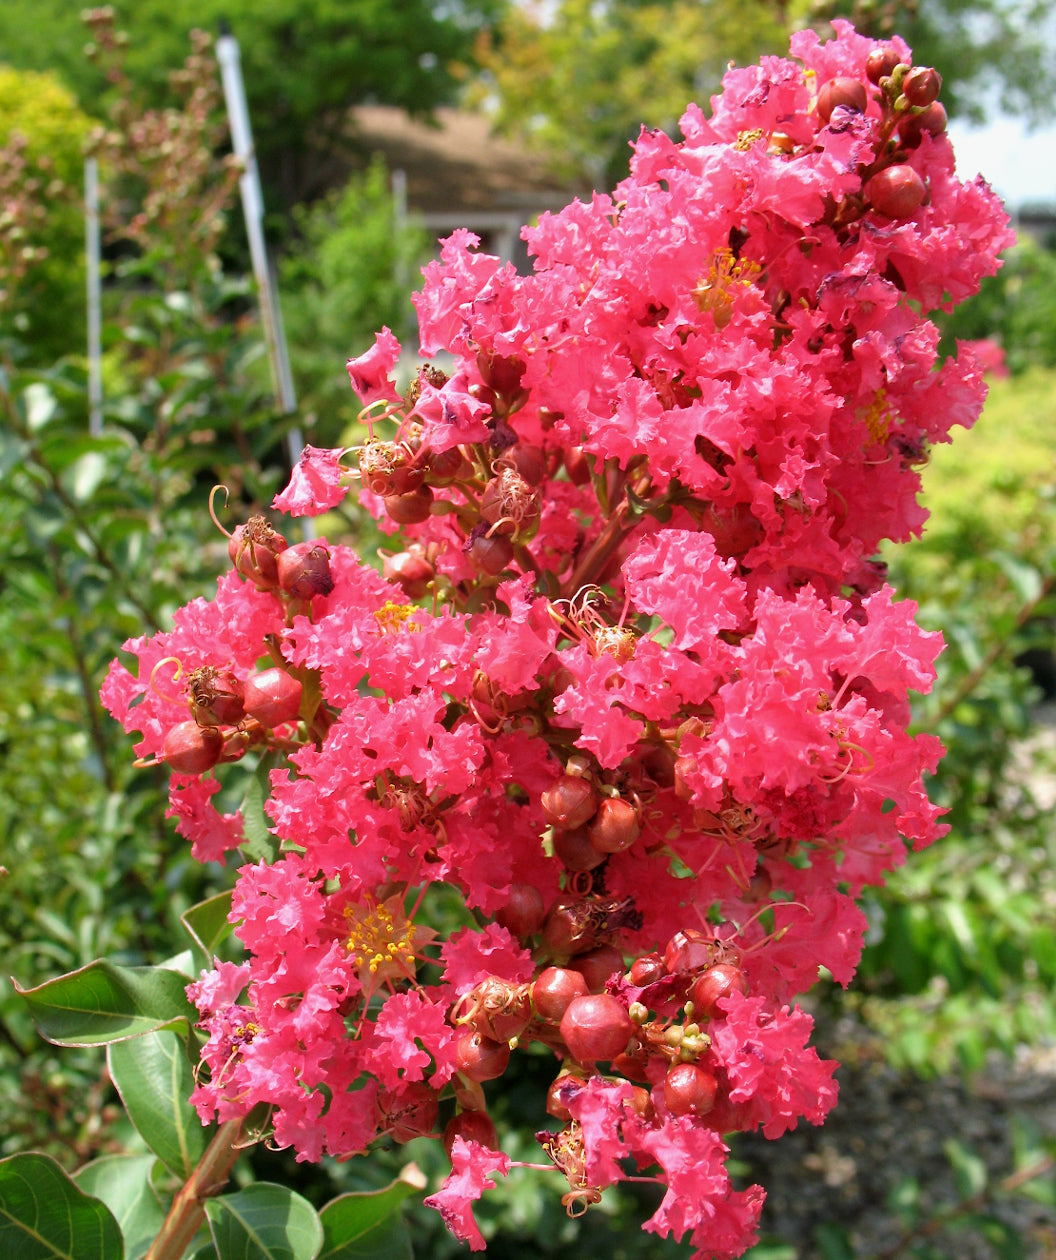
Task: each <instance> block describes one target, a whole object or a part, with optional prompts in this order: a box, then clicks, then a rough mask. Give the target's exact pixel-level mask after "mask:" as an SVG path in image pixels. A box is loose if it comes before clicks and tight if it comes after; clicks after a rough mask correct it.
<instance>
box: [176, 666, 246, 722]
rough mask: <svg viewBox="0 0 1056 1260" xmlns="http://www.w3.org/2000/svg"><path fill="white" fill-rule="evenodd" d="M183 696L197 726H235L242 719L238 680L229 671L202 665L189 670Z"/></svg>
mask: <svg viewBox="0 0 1056 1260" xmlns="http://www.w3.org/2000/svg"><path fill="white" fill-rule="evenodd" d="M187 693H188V695H189V696H190V699H191V709H192V711H193V713H194V720H195V721H196V722H197V723H198V725H199V726H237V725H238V723H239V722H241V721H242V719H243V718H244V717H245V716H246V710H245V705H244V694H245V690H244V688H243V686H242V681H241V679H239V678H236V677H235V675H234V674H233V673H232V672H231V671H230V670H229V669H215V668H214V667H213V666H212V665H203V666H202V667H201V668H200V669H195V670H192V671H191V673H190V676H189V677H188V679H187Z"/></svg>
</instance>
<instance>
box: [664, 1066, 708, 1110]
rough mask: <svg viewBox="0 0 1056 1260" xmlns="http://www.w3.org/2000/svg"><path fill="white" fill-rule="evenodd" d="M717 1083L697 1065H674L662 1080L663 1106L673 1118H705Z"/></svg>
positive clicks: (704, 1069) (706, 1070) (705, 1069)
mask: <svg viewBox="0 0 1056 1260" xmlns="http://www.w3.org/2000/svg"><path fill="white" fill-rule="evenodd" d="M718 1089H719V1083H718V1081H716V1079H715V1077H714V1075H713V1074H712V1073H711V1072H709V1071H708V1069H707V1068H703V1067H701V1066H700V1064H699V1063H676V1064H675V1065H674V1066H673V1067H672V1068H671V1069H670V1070H669V1071H668V1073H667V1076H666V1077H665V1078H664V1105H665V1106H666V1107H667V1109H668V1111H670V1112H671V1114H672V1115H674V1116H706V1115H707V1114H708V1112H709V1111H710V1110H711V1109H712V1107H714V1105H715V1095H716V1094H717V1093H718Z"/></svg>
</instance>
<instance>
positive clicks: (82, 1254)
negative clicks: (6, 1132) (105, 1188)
mask: <svg viewBox="0 0 1056 1260" xmlns="http://www.w3.org/2000/svg"><path fill="white" fill-rule="evenodd" d="M124 1254H125V1250H124V1244H123V1242H122V1240H121V1230H120V1228H119V1227H118V1224H117V1221H116V1220H114V1217H113V1214H112V1213H111V1211H110V1209H109V1208H108V1207H107V1206H106V1204H105V1203H101V1202H100V1201H99V1200H98V1199H94V1198H90V1197H89V1196H88V1195H86V1194H85V1193H84V1192H83V1191H82V1190H80V1189H78V1187H77V1186H76V1185H75V1184H74V1183H73V1181H71V1180H70V1178H69V1177H68V1176H67V1174H66V1173H65V1172H64V1171H63V1169H62V1168H61V1167H60V1166H59V1164H57V1163H56V1162H55V1160H53V1159H52V1158H51V1157H50V1156H48V1155H38V1154H35V1153H33V1152H30V1153H29V1154H26V1155H12V1156H11V1158H10V1159H3V1160H0V1256H3V1257H4V1260H122V1258H123V1257H124Z"/></svg>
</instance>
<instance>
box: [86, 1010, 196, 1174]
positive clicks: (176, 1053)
mask: <svg viewBox="0 0 1056 1260" xmlns="http://www.w3.org/2000/svg"><path fill="white" fill-rule="evenodd" d="M106 1059H107V1063H108V1064H109V1067H110V1075H111V1077H112V1078H113V1082H114V1084H115V1085H116V1086H117V1092H118V1093H119V1094H120V1095H121V1101H122V1102H123V1103H124V1104H125V1110H126V1111H127V1112H128V1118H129V1119H130V1120H131V1121H132V1123H133V1124H134V1125H135V1127H136V1129H137V1131H138V1132H139V1135H140V1136H141V1137H142V1139H143V1141H144V1142H146V1144H147V1145H148V1146H149V1147H150V1149H151V1150H152V1151H153V1152H154V1154H155V1155H157V1157H158V1158H159V1159H160V1160H161V1161H162V1163H163V1164H164V1165H165V1167H166V1168H168V1169H169V1170H170V1171H171V1172H174V1173H175V1174H176V1176H177V1177H179V1178H181V1180H183V1181H186V1180H187V1178H188V1177H189V1176H190V1175H191V1173H192V1172H193V1171H194V1169H195V1166H196V1165H197V1163H198V1161H199V1160H200V1159H201V1157H202V1156H203V1155H204V1154H205V1148H206V1147H207V1146H208V1145H209V1139H210V1137H211V1136H212V1132H213V1130H211V1129H207V1128H205V1127H204V1126H203V1125H202V1122H201V1120H199V1118H198V1113H197V1112H196V1111H195V1109H194V1108H193V1107H192V1106H191V1104H190V1103H189V1102H188V1099H189V1098H190V1096H191V1091H192V1090H193V1089H194V1069H193V1068H192V1067H191V1062H190V1060H189V1059H188V1057H187V1047H186V1046H185V1045H184V1043H183V1041H182V1040H181V1038H180V1037H178V1036H177V1035H176V1033H174V1032H170V1031H169V1030H168V1029H164V1028H159V1029H155V1031H154V1032H150V1033H146V1034H145V1035H144V1036H142V1037H135V1038H133V1039H132V1040H130V1041H118V1042H115V1043H114V1044H113V1045H111V1046H110V1047H109V1048H108V1049H107V1055H106Z"/></svg>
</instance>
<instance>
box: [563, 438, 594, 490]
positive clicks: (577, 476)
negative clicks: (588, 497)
mask: <svg viewBox="0 0 1056 1260" xmlns="http://www.w3.org/2000/svg"><path fill="white" fill-rule="evenodd" d="M590 470H591V458H590V456H588V455H587V453H586V451H584V450H583V448H582V447H581V446H570V447H569V448H568V450H567V451H565V471H566V472H567V473H568V479H569V481H571V482H572V484H573V485H574V486H585V485H586V484H587V482H588V481H589V480H590Z"/></svg>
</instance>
